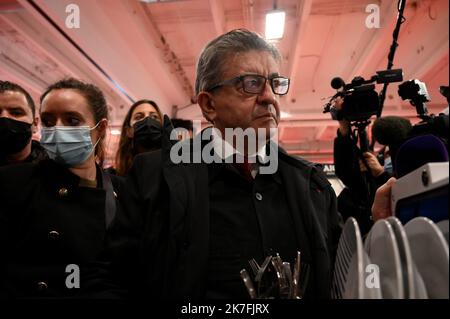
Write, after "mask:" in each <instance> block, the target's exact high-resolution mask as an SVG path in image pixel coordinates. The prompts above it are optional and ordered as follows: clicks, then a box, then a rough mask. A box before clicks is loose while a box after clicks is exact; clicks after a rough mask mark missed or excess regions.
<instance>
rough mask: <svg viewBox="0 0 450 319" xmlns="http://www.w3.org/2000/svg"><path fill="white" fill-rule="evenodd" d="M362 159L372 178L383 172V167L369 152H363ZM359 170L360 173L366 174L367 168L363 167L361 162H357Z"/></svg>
mask: <svg viewBox="0 0 450 319" xmlns="http://www.w3.org/2000/svg"><path fill="white" fill-rule="evenodd" d="M363 156H364V159H365V160H366V163H367V166H368V167H369V169H370V174H371V175H372V176H373V177H378V176H380V175H381V174H383V172H384V167H383V166H381V164H380V162H378V159H377V157H376V156H375V155H373V154H372V153H370V152H365V153H364V154H363ZM359 168H360V169H361V172H366V171H367V168H366V165H364V162H363V161H362V160H359Z"/></svg>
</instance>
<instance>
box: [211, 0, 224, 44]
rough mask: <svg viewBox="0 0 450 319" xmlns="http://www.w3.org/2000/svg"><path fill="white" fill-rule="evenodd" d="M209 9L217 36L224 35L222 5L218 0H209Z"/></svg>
mask: <svg viewBox="0 0 450 319" xmlns="http://www.w3.org/2000/svg"><path fill="white" fill-rule="evenodd" d="M209 8H210V9H211V14H212V18H213V23H214V28H215V29H216V34H217V36H219V35H221V34H223V33H225V30H226V24H225V12H224V10H223V3H222V1H220V0H209Z"/></svg>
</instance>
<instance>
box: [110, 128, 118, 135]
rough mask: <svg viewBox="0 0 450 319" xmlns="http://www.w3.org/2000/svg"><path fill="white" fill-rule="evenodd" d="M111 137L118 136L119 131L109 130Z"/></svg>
mask: <svg viewBox="0 0 450 319" xmlns="http://www.w3.org/2000/svg"><path fill="white" fill-rule="evenodd" d="M111 135H120V130H116V129H113V130H111Z"/></svg>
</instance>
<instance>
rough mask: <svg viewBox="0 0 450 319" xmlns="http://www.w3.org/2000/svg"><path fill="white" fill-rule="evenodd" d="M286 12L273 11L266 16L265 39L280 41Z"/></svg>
mask: <svg viewBox="0 0 450 319" xmlns="http://www.w3.org/2000/svg"><path fill="white" fill-rule="evenodd" d="M285 19H286V12H284V11H280V10H275V11H270V12H268V13H267V14H266V39H267V40H276V39H281V38H282V37H283V33H284V21H285Z"/></svg>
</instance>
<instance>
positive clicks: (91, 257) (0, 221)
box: [0, 79, 120, 298]
mask: <svg viewBox="0 0 450 319" xmlns="http://www.w3.org/2000/svg"><path fill="white" fill-rule="evenodd" d="M40 116H41V126H42V129H41V145H42V146H43V148H44V149H45V150H46V152H47V153H48V156H49V159H48V160H43V161H41V162H39V163H36V164H31V163H30V164H20V165H15V166H14V167H10V168H2V169H0V202H1V203H2V207H1V209H0V250H1V251H2V254H3V256H2V257H3V258H2V260H1V261H0V265H1V266H0V267H1V268H0V270H1V272H0V297H2V296H7V297H13V298H34V297H38V298H41V297H44V298H45V297H64V298H66V297H71V296H78V295H80V294H81V292H82V289H83V276H81V274H82V273H83V270H85V269H86V267H87V265H88V264H89V263H91V262H93V261H95V260H97V259H98V257H99V255H100V253H101V252H102V250H103V248H104V247H103V243H104V240H105V235H106V231H107V229H108V228H110V226H111V225H112V222H113V220H114V217H115V214H116V210H117V208H118V203H117V193H119V192H118V188H119V184H120V181H119V180H118V178H117V177H112V176H109V175H108V174H106V173H105V172H103V171H102V169H101V167H100V166H99V164H98V163H101V162H102V158H103V148H102V141H103V140H104V136H105V132H106V129H107V126H108V120H107V118H108V108H107V105H106V101H105V98H104V96H103V94H102V92H101V91H100V90H99V89H98V88H97V87H95V86H94V85H91V84H87V83H84V82H81V81H79V80H76V79H66V80H62V81H59V82H57V83H55V84H53V85H51V86H50V87H49V88H48V89H47V90H46V91H45V93H44V94H43V95H42V96H41V110H40Z"/></svg>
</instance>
